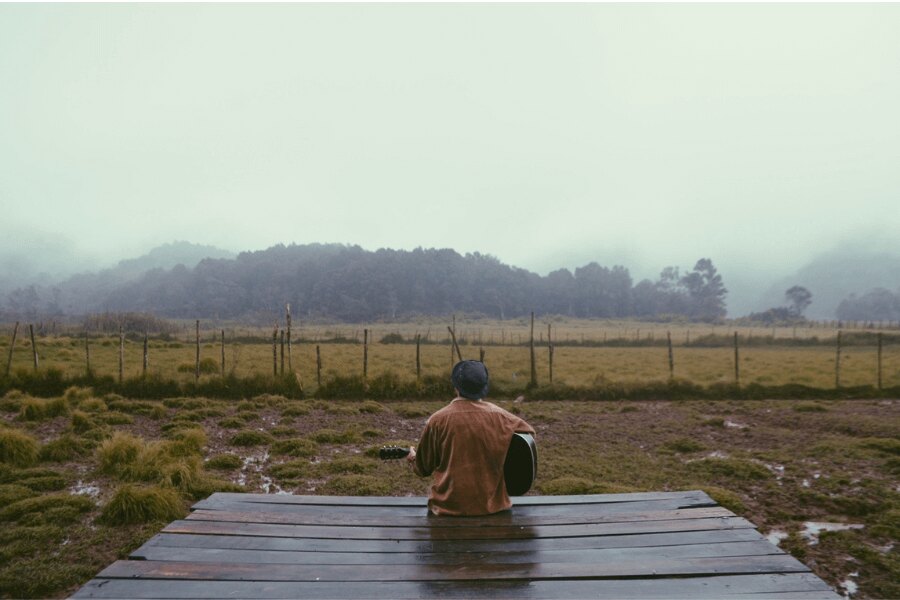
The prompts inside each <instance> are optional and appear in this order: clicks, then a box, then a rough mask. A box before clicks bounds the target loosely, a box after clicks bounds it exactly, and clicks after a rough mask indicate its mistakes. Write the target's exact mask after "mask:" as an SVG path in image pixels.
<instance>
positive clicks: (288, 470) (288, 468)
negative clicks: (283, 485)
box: [268, 459, 315, 482]
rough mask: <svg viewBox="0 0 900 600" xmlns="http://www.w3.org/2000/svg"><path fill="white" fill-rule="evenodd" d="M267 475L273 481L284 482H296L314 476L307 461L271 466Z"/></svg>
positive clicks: (313, 470)
mask: <svg viewBox="0 0 900 600" xmlns="http://www.w3.org/2000/svg"><path fill="white" fill-rule="evenodd" d="M268 471H269V474H270V475H271V476H272V477H274V478H275V479H277V480H279V481H281V482H286V481H297V480H298V479H303V478H305V477H309V476H310V475H312V474H314V472H315V469H314V468H313V465H312V464H311V463H310V462H309V461H307V460H300V459H297V460H289V461H287V462H283V463H280V464H277V465H272V466H270V467H269V469H268Z"/></svg>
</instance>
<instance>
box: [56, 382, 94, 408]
mask: <svg viewBox="0 0 900 600" xmlns="http://www.w3.org/2000/svg"><path fill="white" fill-rule="evenodd" d="M93 395H94V390H92V389H91V388H89V387H80V386H77V385H73V386H69V387H68V388H66V391H65V392H63V398H65V399H66V401H67V402H69V404H71V405H73V406H78V405H79V404H80V403H81V402H83V401H85V400H88V399H89V398H91V397H92V396H93Z"/></svg>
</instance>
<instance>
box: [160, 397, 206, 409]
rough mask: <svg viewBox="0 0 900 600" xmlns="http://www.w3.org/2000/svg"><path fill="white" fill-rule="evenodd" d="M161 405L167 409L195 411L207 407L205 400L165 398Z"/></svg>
mask: <svg viewBox="0 0 900 600" xmlns="http://www.w3.org/2000/svg"><path fill="white" fill-rule="evenodd" d="M163 404H164V405H165V406H167V407H168V408H183V409H185V410H196V409H198V408H206V407H207V406H209V401H208V400H207V399H206V398H166V399H165V400H163Z"/></svg>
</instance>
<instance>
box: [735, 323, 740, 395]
mask: <svg viewBox="0 0 900 600" xmlns="http://www.w3.org/2000/svg"><path fill="white" fill-rule="evenodd" d="M740 364H741V361H740V356H739V355H738V334H737V331H735V332H734V385H736V386H737V387H741V367H740Z"/></svg>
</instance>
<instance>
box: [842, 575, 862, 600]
mask: <svg viewBox="0 0 900 600" xmlns="http://www.w3.org/2000/svg"><path fill="white" fill-rule="evenodd" d="M852 577H859V571H853V572H852V573H850V574H848V575H847V579H845V580H843V581H842V582H841V587H842V588H844V591H845V592H846V594H841V595H842V596H843V597H844V598H853V596H854V595H856V592H858V591H859V586H858V585H856V582H855V581H853V579H851V578H852Z"/></svg>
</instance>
